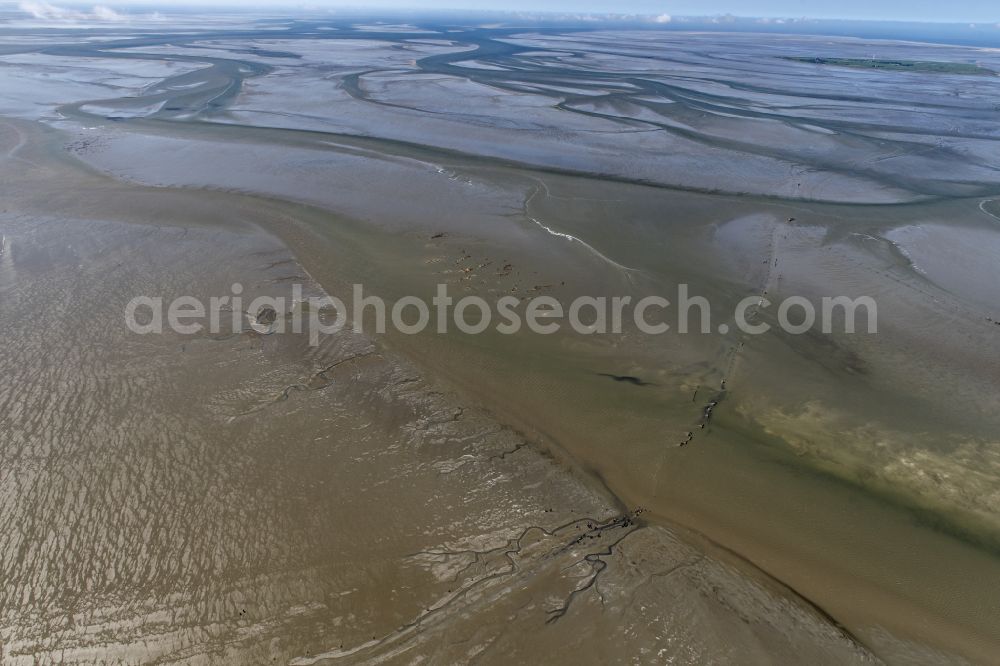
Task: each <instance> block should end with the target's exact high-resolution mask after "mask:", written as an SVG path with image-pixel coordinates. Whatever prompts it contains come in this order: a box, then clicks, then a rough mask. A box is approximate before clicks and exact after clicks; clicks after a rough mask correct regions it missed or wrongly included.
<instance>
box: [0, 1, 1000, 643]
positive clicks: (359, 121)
mask: <svg viewBox="0 0 1000 666" xmlns="http://www.w3.org/2000/svg"><path fill="white" fill-rule="evenodd" d="M242 20H243V21H248V19H242ZM22 32H23V30H22ZM36 37H37V38H35V39H32V40H30V41H24V40H22V41H16V40H11V41H10V43H8V44H5V45H4V46H3V53H4V54H3V55H0V63H3V66H2V67H0V79H2V85H3V90H4V91H5V94H4V95H3V96H2V98H0V114H2V115H3V116H4V118H5V119H4V120H3V121H2V125H0V139H2V142H3V146H2V150H0V153H3V155H4V158H3V160H2V163H0V169H2V173H3V180H2V185H0V187H2V188H3V193H4V199H3V212H2V216H0V233H2V234H3V245H2V248H0V249H2V253H0V295H2V300H0V330H2V333H3V339H4V341H5V344H4V345H3V347H2V349H0V359H2V361H0V362H2V367H3V368H4V369H5V377H6V379H5V382H4V384H3V388H2V390H0V405H2V407H3V409H2V411H0V432H2V441H0V461H2V465H0V475H2V484H0V488H2V491H0V492H2V500H0V525H2V526H3V530H2V534H3V536H2V537H0V539H2V540H0V567H2V572H3V576H4V580H5V585H4V588H3V592H2V594H3V595H4V596H3V599H2V601H3V603H0V607H2V608H3V614H2V616H0V636H2V640H3V657H4V660H5V663H7V662H8V661H9V662H10V663H35V662H37V661H39V660H42V661H44V660H46V659H49V658H53V656H54V655H59V658H60V659H62V660H63V661H66V662H68V663H92V662H99V661H103V662H112V663H113V662H115V661H116V660H117V661H119V662H122V663H131V662H136V661H141V662H148V661H160V662H164V663H173V662H178V661H189V662H199V663H213V662H225V661H262V660H267V659H271V658H273V659H276V660H277V661H280V662H291V663H320V662H327V661H329V662H336V661H338V660H343V661H345V662H348V663H354V662H365V661H385V660H388V661H398V662H400V663H402V662H406V663H409V662H411V661H413V660H415V659H418V658H436V659H438V660H440V661H444V662H448V663H453V662H467V661H473V660H485V661H500V662H504V663H510V660H511V659H514V660H515V661H517V660H524V661H540V662H549V661H558V660H566V659H573V660H574V661H583V662H588V663H590V662H593V663H608V662H622V663H624V662H631V661H633V660H635V659H640V660H644V659H647V658H651V657H650V656H649V655H656V657H657V658H658V659H661V660H665V661H666V660H671V659H672V660H674V661H678V662H681V663H705V662H708V661H734V660H739V661H740V662H742V663H747V662H754V663H758V662H759V663H771V662H775V661H778V662H780V661H793V660H794V661H803V660H806V661H809V662H810V663H845V662H850V661H875V660H879V659H882V660H885V661H888V662H897V661H911V660H916V661H921V662H925V663H938V662H942V663H954V662H956V661H958V660H960V659H967V660H970V661H981V662H987V661H989V660H990V658H991V655H995V654H996V653H997V649H998V645H1000V635H998V633H997V627H1000V617H998V614H1000V609H998V608H997V607H996V603H995V594H993V591H992V590H991V589H990V586H989V585H984V584H983V581H989V580H997V579H998V575H1000V560H998V554H1000V514H998V513H997V510H996V506H997V502H996V500H997V498H998V494H1000V454H998V453H997V442H996V435H995V433H996V432H997V425H998V424H997V422H996V421H997V414H998V413H1000V412H998V410H997V409H996V407H997V404H996V403H997V394H996V391H995V380H996V377H997V369H998V368H997V366H996V360H995V359H997V358H998V357H1000V356H998V354H997V352H998V351H1000V349H998V346H1000V342H998V337H997V336H998V333H1000V328H998V327H997V325H996V323H995V321H996V320H998V319H1000V313H997V312H994V311H993V309H992V308H993V303H992V298H991V297H992V293H991V290H990V288H989V287H988V286H984V285H995V284H996V283H997V280H996V278H997V275H996V272H997V268H996V264H995V262H994V261H992V260H991V259H992V257H995V256H996V250H997V249H998V248H1000V245H998V244H1000V229H998V227H997V219H996V215H997V212H996V205H995V200H996V198H997V197H998V192H997V185H996V167H995V166H994V165H993V163H992V158H991V155H992V154H993V151H994V150H995V143H994V142H995V141H996V138H997V137H996V130H995V128H994V123H993V122H992V121H991V118H992V115H991V114H993V108H992V104H993V103H992V101H991V100H992V99H993V98H994V97H995V93H996V92H997V91H996V90H994V89H993V88H994V86H996V85H997V84H996V83H994V82H993V81H992V80H990V79H987V78H985V77H982V78H981V77H965V76H960V75H958V74H956V73H954V72H948V71H943V72H941V73H939V74H935V75H934V76H926V77H915V76H912V75H908V74H905V73H900V72H895V71H882V70H876V69H870V68H864V69H856V68H844V69H838V68H828V67H824V66H822V65H817V64H815V63H811V62H802V61H801V58H802V57H809V58H816V57H821V58H831V59H832V58H863V57H864V53H865V50H866V48H867V47H868V45H867V44H865V43H861V42H858V41H856V40H837V39H829V38H814V37H795V36H787V37H781V38H779V39H770V40H769V41H767V42H762V41H761V38H760V37H759V36H754V35H745V34H739V35H738V34H731V35H726V34H716V35H708V34H694V33H659V32H654V31H610V30H598V31H593V30H591V31H578V30H565V31H559V30H544V31H533V30H528V29H519V28H494V29H485V28H478V27H469V28H461V29H456V28H454V27H449V28H447V29H446V28H444V27H441V26H437V25H433V24H431V23H427V24H421V25H401V26H395V27H393V28H392V29H388V28H387V27H385V26H372V25H357V24H354V23H351V24H345V23H338V22H336V21H329V20H326V21H322V22H316V21H289V22H286V23H282V24H281V25H279V26H277V27H276V26H274V25H272V24H270V23H269V22H267V21H264V20H261V21H260V22H253V21H250V22H248V23H243V24H240V25H235V26H234V25H221V27H206V28H204V29H201V30H193V31H192V30H191V29H190V26H178V27H177V28H176V29H174V30H171V29H170V28H169V27H165V26H162V25H160V26H158V27H157V29H156V30H155V31H152V32H151V31H150V30H149V29H148V27H144V29H142V30H141V31H139V29H138V27H137V28H136V32H135V33H131V32H130V31H129V30H127V29H126V30H124V31H123V30H122V29H121V28H117V29H115V30H113V31H108V30H103V29H99V28H95V29H93V30H88V31H62V32H60V31H56V32H55V33H49V32H47V33H45V34H39V35H37V36H36ZM879 48H880V53H881V54H882V57H884V58H891V59H898V60H899V61H900V62H909V61H926V60H934V61H948V62H955V63H962V62H967V61H969V60H970V59H976V61H977V62H981V63H983V66H984V67H994V68H995V67H996V66H1000V62H998V63H993V64H992V65H991V64H990V63H991V62H992V60H997V59H998V57H997V56H996V54H993V53H992V52H990V51H985V50H980V49H973V48H967V47H940V46H937V47H933V48H932V47H929V46H921V45H919V44H915V43H894V42H881V43H880V44H879ZM927 50H930V51H932V52H933V57H931V56H928V55H926V54H925V53H924V51H927ZM802 54H806V55H802ZM816 54H820V55H816ZM817 70H821V71H822V75H817ZM39 82H42V83H39ZM943 174H947V177H945V176H944V175H943ZM234 283H239V284H241V285H242V287H243V289H244V290H245V291H246V294H247V295H248V296H249V295H250V294H253V295H255V296H256V295H288V293H289V290H290V289H291V286H292V285H293V284H296V285H299V286H304V288H305V289H306V292H307V294H344V293H347V292H348V290H349V289H350V285H352V284H355V283H360V284H364V285H365V287H366V289H367V290H368V291H369V292H371V293H377V294H379V295H380V296H382V297H384V298H386V299H388V300H389V301H393V300H397V299H400V298H403V297H404V296H411V295H416V296H421V297H427V298H429V297H430V296H431V295H432V294H433V293H434V289H435V287H436V286H437V285H440V284H446V285H448V286H449V287H451V288H452V289H453V290H454V292H455V293H456V294H463V295H465V294H468V295H478V296H482V297H484V298H487V299H496V298H499V297H500V296H502V295H514V296H516V297H518V298H524V299H527V298H530V297H532V296H534V295H539V294H544V295H549V296H552V297H554V298H556V299H558V300H559V301H564V302H568V301H570V300H572V299H573V298H575V297H578V296H594V297H596V296H606V297H613V296H616V295H617V296H620V295H629V296H633V297H635V298H639V297H641V296H644V295H650V294H673V293H676V288H677V286H678V285H680V284H685V285H688V286H689V287H690V289H691V291H692V292H694V293H697V294H700V295H702V296H705V297H706V298H708V300H709V301H710V302H711V313H710V314H711V317H712V322H713V326H712V332H711V333H705V334H689V335H683V334H680V333H676V332H675V333H668V334H665V335H658V336H649V335H645V334H642V333H641V332H640V331H637V330H634V329H633V328H631V327H628V326H627V327H626V329H625V330H624V331H623V332H622V333H620V334H617V335H599V334H595V335H580V334H579V333H576V332H569V331H566V332H559V333H557V334H554V335H535V334H532V333H530V332H524V333H518V334H516V335H502V334H500V333H496V332H493V331H487V332H485V333H483V334H480V335H463V334H461V333H455V334H449V335H438V334H436V333H434V332H433V331H427V332H425V333H421V334H419V335H405V334H402V333H399V332H393V331H389V332H387V333H386V334H384V335H371V334H365V333H351V332H346V331H345V332H342V333H339V334H337V335H335V336H330V337H328V338H324V339H323V341H322V344H320V345H319V346H312V345H310V344H308V339H307V336H306V335H305V334H282V335H262V334H260V333H257V332H255V331H254V330H252V329H250V330H248V329H247V328H245V327H242V326H239V325H237V326H233V327H232V330H227V331H225V332H223V333H222V334H217V335H194V336H191V335H181V334H176V333H170V334H165V335H162V336H137V335H135V334H134V333H132V332H130V331H128V330H127V328H126V327H125V326H124V325H123V323H122V312H123V311H124V308H125V305H126V303H127V302H128V301H129V299H131V298H133V297H135V296H137V295H156V296H162V297H164V298H166V299H170V298H173V297H176V296H181V295H188V296H195V297H199V298H204V299H207V298H210V297H211V296H214V295H225V294H229V293H231V290H232V285H233V284H234ZM994 291H995V290H994ZM833 294H844V295H849V296H857V295H869V296H872V297H875V298H876V299H877V301H878V304H879V331H878V334H877V335H845V334H836V333H831V334H809V335H804V336H793V335H787V334H783V333H781V332H778V331H777V330H776V331H775V332H774V333H773V334H769V335H765V336H748V335H745V334H742V333H741V332H740V331H739V330H738V329H737V327H735V326H732V325H731V324H732V323H733V322H732V319H731V317H732V312H733V311H734V309H735V307H736V304H737V303H738V302H739V301H741V300H742V299H744V298H746V297H748V296H757V297H760V298H763V297H765V296H766V297H767V298H770V299H772V300H778V299H779V298H780V297H782V296H792V295H796V296H804V297H809V298H820V297H822V296H825V295H833ZM758 314H759V317H760V319H761V321H765V322H770V323H772V324H775V323H776V322H775V319H774V314H773V312H770V311H768V310H766V309H760V310H759V312H758ZM276 315H277V316H285V315H286V313H276ZM721 325H725V328H722V327H721ZM775 328H776V329H777V327H775ZM956 340H959V341H961V342H960V343H958V344H957V343H956V342H955V341H956Z"/></svg>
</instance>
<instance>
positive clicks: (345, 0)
mask: <svg viewBox="0 0 1000 666" xmlns="http://www.w3.org/2000/svg"><path fill="white" fill-rule="evenodd" d="M85 2H87V0H77V2H73V0H63V1H61V0H51V5H56V6H61V5H64V4H65V5H70V4H74V5H75V4H83V3H85ZM34 3H37V4H40V5H42V6H45V5H47V4H48V2H46V1H45V0H32V4H34ZM23 4H25V3H23ZM93 4H95V5H98V7H100V6H105V5H108V6H115V7H117V6H123V5H130V4H132V5H140V4H141V5H152V4H158V5H160V6H170V5H171V4H185V5H210V6H236V5H240V6H246V5H258V6H260V5H269V6H285V7H290V8H291V7H296V8H301V7H316V8H319V7H327V6H329V7H338V6H340V7H345V6H350V7H372V8H376V7H377V8H381V9H384V8H405V9H438V8H442V9H474V10H475V9H480V10H483V9H485V10H505V11H531V12H539V11H552V12H560V13H616V14H645V15H653V16H663V17H671V16H713V15H724V14H733V15H735V16H749V17H770V18H803V17H805V18H836V19H872V20H895V21H928V22H943V23H991V24H994V25H996V24H1000V0H947V1H943V0H834V1H828V2H818V1H817V0H180V1H179V2H178V0H95V1H94V2H93ZM51 5H50V6H51Z"/></svg>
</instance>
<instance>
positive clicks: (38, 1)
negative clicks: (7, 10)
mask: <svg viewBox="0 0 1000 666" xmlns="http://www.w3.org/2000/svg"><path fill="white" fill-rule="evenodd" d="M18 9H20V10H21V11H22V12H24V13H25V14H31V16H32V17H34V18H36V19H40V20H42V21H125V20H127V18H126V17H125V16H122V15H121V14H119V13H118V12H116V11H115V10H113V9H110V8H108V7H102V6H97V7H94V8H93V9H92V10H91V11H89V12H82V11H79V10H76V9H66V8H65V7H56V6H55V5H52V4H49V3H48V2H45V0H22V2H21V3H19V4H18Z"/></svg>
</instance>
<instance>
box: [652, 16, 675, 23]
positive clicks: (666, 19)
mask: <svg viewBox="0 0 1000 666" xmlns="http://www.w3.org/2000/svg"><path fill="white" fill-rule="evenodd" d="M671 20H673V17H671V16H670V14H660V15H659V16H657V17H655V18H654V19H653V23H670V21H671Z"/></svg>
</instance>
